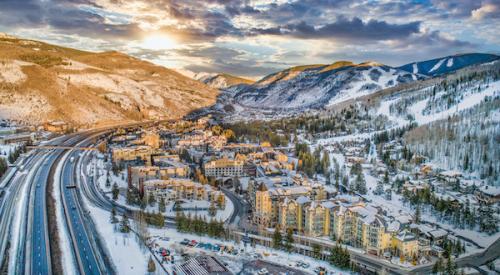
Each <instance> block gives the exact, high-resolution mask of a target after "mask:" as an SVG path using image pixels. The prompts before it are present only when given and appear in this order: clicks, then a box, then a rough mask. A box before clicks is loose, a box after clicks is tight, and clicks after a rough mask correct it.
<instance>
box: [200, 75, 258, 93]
mask: <svg viewBox="0 0 500 275" xmlns="http://www.w3.org/2000/svg"><path fill="white" fill-rule="evenodd" d="M194 79H196V80H199V81H201V82H203V83H205V84H207V85H208V86H210V87H212V88H214V89H227V88H230V87H233V86H237V85H242V84H243V85H250V84H252V83H254V81H252V80H249V79H245V78H242V77H238V76H234V75H230V74H225V73H220V74H216V73H197V74H196V75H195V76H194Z"/></svg>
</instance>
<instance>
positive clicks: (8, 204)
mask: <svg viewBox="0 0 500 275" xmlns="http://www.w3.org/2000/svg"><path fill="white" fill-rule="evenodd" d="M43 159H44V156H43V155H41V154H40V155H29V156H28V157H27V158H26V159H25V161H24V166H25V169H24V171H23V172H19V171H16V172H15V174H14V175H13V177H12V178H10V179H9V180H8V181H6V182H4V183H5V184H4V186H3V187H2V191H4V193H3V195H2V200H1V201H0V217H2V218H1V219H0V263H2V262H3V261H4V260H6V259H7V258H6V256H7V255H8V251H7V247H13V246H16V245H17V243H14V242H13V240H14V237H15V236H13V234H12V227H13V226H14V224H15V220H16V219H15V218H16V211H17V210H18V208H19V207H18V206H19V203H21V201H22V200H21V199H22V194H23V193H24V192H25V188H26V185H27V182H28V181H29V180H30V175H29V174H28V173H27V172H26V171H31V170H34V169H36V167H37V165H39V164H40V163H41V162H42V160H43ZM20 228H21V229H22V227H20ZM18 237H19V239H22V237H23V235H18ZM11 250H12V249H11ZM22 250H23V253H20V254H19V253H18V254H17V255H14V256H13V255H9V257H10V258H12V257H15V258H18V257H20V258H19V260H21V261H23V260H24V249H22ZM21 263H22V264H19V265H17V266H16V269H17V270H19V271H23V267H24V262H21ZM3 264H8V263H7V262H5V263H3Z"/></svg>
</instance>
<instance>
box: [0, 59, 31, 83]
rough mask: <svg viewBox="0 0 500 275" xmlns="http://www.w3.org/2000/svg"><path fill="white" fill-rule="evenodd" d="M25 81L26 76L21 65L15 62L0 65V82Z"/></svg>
mask: <svg viewBox="0 0 500 275" xmlns="http://www.w3.org/2000/svg"><path fill="white" fill-rule="evenodd" d="M24 80H26V75H25V74H24V73H23V71H22V69H21V64H19V63H17V62H9V61H7V62H2V63H0V82H7V83H20V82H23V81H24Z"/></svg>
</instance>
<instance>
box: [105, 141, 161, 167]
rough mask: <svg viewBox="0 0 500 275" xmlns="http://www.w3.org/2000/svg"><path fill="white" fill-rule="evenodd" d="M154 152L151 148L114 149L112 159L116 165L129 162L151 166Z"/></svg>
mask: <svg viewBox="0 0 500 275" xmlns="http://www.w3.org/2000/svg"><path fill="white" fill-rule="evenodd" d="M154 152H155V151H154V150H153V149H152V148H151V147H149V146H136V147H123V148H121V147H120V148H113V149H112V152H111V153H112V159H113V162H114V163H116V164H120V163H122V162H128V161H140V162H143V163H144V164H146V165H151V155H152V154H154Z"/></svg>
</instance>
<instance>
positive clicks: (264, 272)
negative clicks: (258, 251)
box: [257, 267, 269, 275]
mask: <svg viewBox="0 0 500 275" xmlns="http://www.w3.org/2000/svg"><path fill="white" fill-rule="evenodd" d="M268 273H269V271H267V268H265V267H264V268H263V269H261V270H259V272H257V274H259V275H264V274H268Z"/></svg>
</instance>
